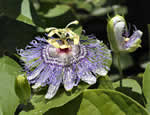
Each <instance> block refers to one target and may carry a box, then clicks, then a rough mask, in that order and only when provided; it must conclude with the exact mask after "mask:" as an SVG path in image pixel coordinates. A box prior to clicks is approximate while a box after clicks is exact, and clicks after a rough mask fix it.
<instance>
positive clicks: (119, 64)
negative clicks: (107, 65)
mask: <svg viewBox="0 0 150 115" xmlns="http://www.w3.org/2000/svg"><path fill="white" fill-rule="evenodd" d="M116 56H117V61H118V70H119V73H120V87H122V78H123V72H122V69H121V63H120V53H117V54H116Z"/></svg>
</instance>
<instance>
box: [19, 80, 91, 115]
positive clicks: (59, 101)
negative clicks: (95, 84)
mask: <svg viewBox="0 0 150 115" xmlns="http://www.w3.org/2000/svg"><path fill="white" fill-rule="evenodd" d="M88 87H89V85H87V84H85V83H83V84H82V83H80V85H78V88H77V89H75V90H74V91H73V92H72V93H70V94H69V93H67V92H65V91H64V88H62V89H61V88H60V89H59V91H58V92H57V95H56V96H55V97H54V98H53V99H51V100H45V98H44V95H43V94H37V95H34V96H33V97H32V99H31V104H32V105H33V107H34V109H31V110H30V111H29V110H26V111H22V112H21V113H20V115H37V114H38V115H43V113H45V112H46V111H48V110H49V109H52V108H55V107H60V106H63V105H64V104H66V103H68V102H69V101H71V100H73V99H74V98H76V97H77V96H79V95H80V94H81V93H82V91H83V90H84V89H86V88H88Z"/></svg>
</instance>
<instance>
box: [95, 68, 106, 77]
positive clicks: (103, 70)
mask: <svg viewBox="0 0 150 115" xmlns="http://www.w3.org/2000/svg"><path fill="white" fill-rule="evenodd" d="M95 73H97V74H99V75H101V76H105V75H107V73H108V71H106V70H105V69H104V68H101V69H97V70H96V71H95Z"/></svg>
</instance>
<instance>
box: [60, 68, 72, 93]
mask: <svg viewBox="0 0 150 115" xmlns="http://www.w3.org/2000/svg"><path fill="white" fill-rule="evenodd" d="M74 77H75V76H74V75H73V74H71V71H67V72H66V74H64V76H63V83H64V88H65V90H66V91H70V90H71V89H72V88H73V86H74V85H75V81H73V78H74Z"/></svg>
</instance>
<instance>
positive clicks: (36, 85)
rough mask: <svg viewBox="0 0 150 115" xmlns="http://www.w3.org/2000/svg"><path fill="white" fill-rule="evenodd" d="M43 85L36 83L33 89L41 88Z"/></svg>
mask: <svg viewBox="0 0 150 115" xmlns="http://www.w3.org/2000/svg"><path fill="white" fill-rule="evenodd" d="M40 86H41V83H38V82H37V83H35V84H34V85H33V86H32V88H33V89H37V88H39V87H40Z"/></svg>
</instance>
